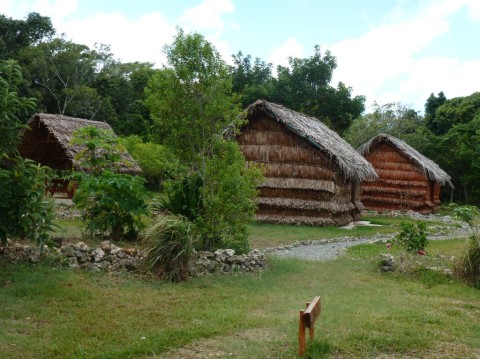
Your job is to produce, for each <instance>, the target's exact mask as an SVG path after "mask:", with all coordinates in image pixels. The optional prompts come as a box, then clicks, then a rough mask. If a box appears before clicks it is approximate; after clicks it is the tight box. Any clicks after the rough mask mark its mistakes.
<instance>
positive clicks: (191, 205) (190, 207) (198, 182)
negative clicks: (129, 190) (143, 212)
mask: <svg viewBox="0 0 480 359" xmlns="http://www.w3.org/2000/svg"><path fill="white" fill-rule="evenodd" d="M202 188H203V181H202V179H201V177H200V176H199V175H198V174H196V173H194V174H192V175H190V176H189V177H185V178H183V179H182V180H181V181H176V182H171V183H170V185H169V186H168V188H167V190H166V193H167V197H166V198H160V197H156V198H154V200H153V201H152V204H151V208H152V209H153V210H154V211H157V212H169V213H171V214H176V215H181V216H184V217H185V218H187V219H188V220H189V221H191V222H194V221H195V220H196V219H197V218H198V216H199V214H200V213H201V212H202V210H203V201H202Z"/></svg>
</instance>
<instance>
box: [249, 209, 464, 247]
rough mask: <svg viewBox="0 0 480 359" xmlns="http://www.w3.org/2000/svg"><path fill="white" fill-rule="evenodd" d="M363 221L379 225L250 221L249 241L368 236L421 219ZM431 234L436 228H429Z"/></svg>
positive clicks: (268, 242) (273, 243) (450, 225)
mask: <svg viewBox="0 0 480 359" xmlns="http://www.w3.org/2000/svg"><path fill="white" fill-rule="evenodd" d="M362 220H363V221H370V222H371V223H372V224H380V225H381V227H364V226H360V227H354V228H353V229H344V228H340V227H312V226H297V225H281V224H265V223H253V224H252V225H251V226H250V237H249V241H250V244H251V247H252V248H257V249H265V248H268V247H277V246H281V245H287V244H292V243H294V242H296V241H302V240H315V239H330V238H340V237H369V236H373V235H375V234H389V233H395V232H397V231H398V228H399V226H400V223H402V222H405V221H408V222H413V223H418V222H421V221H419V220H414V219H411V218H409V217H364V218H362ZM426 223H427V226H441V227H442V228H450V229H451V228H456V227H457V226H458V225H457V224H454V223H443V222H436V221H428V222H426ZM429 231H430V232H431V233H433V232H435V231H438V228H436V229H430V230H429Z"/></svg>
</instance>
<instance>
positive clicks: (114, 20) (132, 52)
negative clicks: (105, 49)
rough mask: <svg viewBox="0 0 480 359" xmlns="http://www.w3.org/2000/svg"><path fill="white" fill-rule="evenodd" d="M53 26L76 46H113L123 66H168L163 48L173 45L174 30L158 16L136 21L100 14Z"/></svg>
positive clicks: (150, 15) (141, 18)
mask: <svg viewBox="0 0 480 359" xmlns="http://www.w3.org/2000/svg"><path fill="white" fill-rule="evenodd" d="M54 26H55V27H56V28H57V30H58V31H59V32H64V33H65V34H66V36H67V38H69V39H72V40H73V41H74V42H77V43H81V44H86V45H88V46H93V45H94V43H103V44H108V45H111V50H112V53H113V54H114V55H115V57H117V58H120V59H121V60H122V61H123V62H133V61H149V62H153V63H156V64H157V66H159V65H161V64H162V63H164V62H165V57H164V55H163V53H162V48H163V45H164V44H165V43H169V42H171V41H172V39H173V36H174V34H175V26H174V25H173V24H170V23H169V22H168V21H167V19H166V18H165V17H164V16H163V15H162V14H161V13H159V12H153V13H150V14H147V15H143V16H141V17H139V18H138V19H135V20H130V19H128V18H127V17H126V16H125V15H123V14H121V13H97V14H95V15H93V16H90V17H86V18H83V19H79V20H68V21H63V20H59V21H55V22H54Z"/></svg>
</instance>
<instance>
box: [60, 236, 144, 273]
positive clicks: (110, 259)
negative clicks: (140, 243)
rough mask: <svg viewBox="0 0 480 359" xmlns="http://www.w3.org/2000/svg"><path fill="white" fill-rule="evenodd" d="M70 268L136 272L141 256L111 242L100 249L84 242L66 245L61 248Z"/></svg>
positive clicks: (133, 249)
mask: <svg viewBox="0 0 480 359" xmlns="http://www.w3.org/2000/svg"><path fill="white" fill-rule="evenodd" d="M60 253H61V254H62V256H63V257H64V258H65V260H66V263H67V265H68V266H69V267H70V268H82V269H90V270H95V271H99V270H106V271H116V270H135V269H138V267H139V261H140V258H141V256H140V255H139V251H137V250H136V249H135V248H120V247H118V246H116V245H115V244H113V243H110V241H103V242H102V243H100V246H99V247H96V248H90V247H89V246H88V245H86V244H85V243H83V242H79V243H76V244H66V245H64V246H62V247H61V248H60Z"/></svg>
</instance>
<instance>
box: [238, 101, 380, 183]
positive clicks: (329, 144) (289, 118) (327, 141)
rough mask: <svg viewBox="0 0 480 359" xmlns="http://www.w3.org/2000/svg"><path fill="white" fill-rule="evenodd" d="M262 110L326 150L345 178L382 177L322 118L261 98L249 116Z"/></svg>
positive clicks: (250, 108)
mask: <svg viewBox="0 0 480 359" xmlns="http://www.w3.org/2000/svg"><path fill="white" fill-rule="evenodd" d="M260 111H261V112H264V113H266V114H267V115H269V116H270V117H272V118H273V119H274V120H276V121H278V122H279V123H281V124H283V125H285V126H286V127H287V128H289V129H290V130H291V131H293V132H294V133H295V134H297V135H298V136H300V137H302V138H303V139H305V140H307V141H308V142H310V143H311V144H312V145H313V146H314V147H316V148H318V149H319V150H320V151H322V152H323V153H325V154H326V155H327V156H328V157H329V158H330V159H331V160H332V161H333V162H334V163H336V164H337V165H338V166H339V167H340V170H341V171H342V173H343V176H344V177H345V178H348V179H351V180H356V181H363V180H365V179H376V178H377V177H378V176H377V174H376V173H375V170H374V169H373V167H372V165H371V164H370V163H369V162H368V161H367V160H365V158H363V157H362V156H360V155H359V154H358V153H357V152H356V151H355V150H354V149H353V148H352V146H350V145H349V144H348V143H347V142H346V141H345V140H344V139H343V138H341V137H340V136H339V135H338V134H337V133H336V132H335V131H333V130H331V129H330V128H328V127H327V126H326V125H325V124H323V123H322V122H321V121H320V120H317V119H316V118H313V117H309V116H307V115H304V114H302V113H299V112H295V111H293V110H290V109H288V108H285V107H284V106H281V105H278V104H274V103H271V102H267V101H265V100H258V101H256V102H254V103H253V104H251V105H250V106H249V107H248V108H247V115H248V116H250V115H256V114H258V113H259V112H260Z"/></svg>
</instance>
